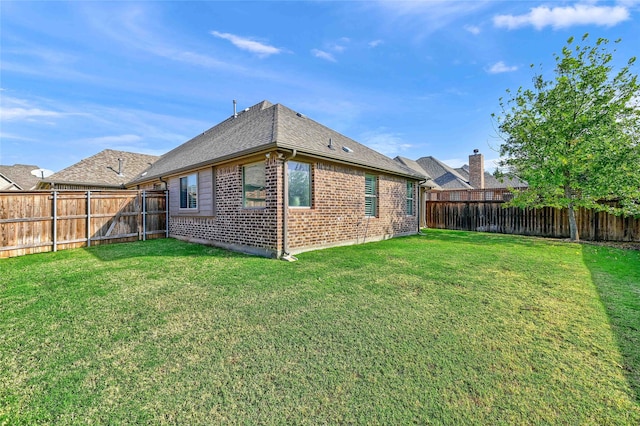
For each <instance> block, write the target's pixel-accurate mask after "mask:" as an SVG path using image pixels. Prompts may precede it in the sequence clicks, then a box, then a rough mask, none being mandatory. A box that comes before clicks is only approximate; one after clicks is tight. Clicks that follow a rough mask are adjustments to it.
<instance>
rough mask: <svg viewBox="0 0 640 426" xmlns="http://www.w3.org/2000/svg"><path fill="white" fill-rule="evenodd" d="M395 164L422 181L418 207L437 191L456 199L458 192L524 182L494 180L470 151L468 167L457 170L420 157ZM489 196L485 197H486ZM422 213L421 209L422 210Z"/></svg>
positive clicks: (480, 158)
mask: <svg viewBox="0 0 640 426" xmlns="http://www.w3.org/2000/svg"><path fill="white" fill-rule="evenodd" d="M395 160H396V161H398V162H400V163H402V164H403V165H404V166H406V167H409V168H410V169H412V170H414V171H415V172H416V173H418V174H420V175H422V176H423V177H424V179H425V181H424V182H423V183H422V185H421V186H420V195H419V199H420V202H421V205H424V202H426V200H428V199H433V197H432V196H429V193H437V192H440V191H454V192H453V193H452V195H451V196H450V198H449V199H456V196H459V195H460V194H459V193H456V192H455V191H460V190H469V191H470V190H474V189H475V190H477V189H480V190H487V191H491V190H493V189H502V190H504V189H507V188H524V187H526V186H527V184H526V182H523V181H520V180H518V179H517V178H505V179H504V180H498V179H497V178H496V177H495V176H493V175H492V174H491V173H488V172H487V171H485V169H484V156H483V155H482V154H481V153H479V152H478V150H477V149H476V150H474V152H473V154H471V155H469V164H465V165H464V166H462V167H460V168H453V167H450V166H448V165H446V164H445V163H443V162H442V161H440V160H438V159H437V158H434V157H432V156H428V157H421V158H419V159H417V160H411V159H408V158H405V157H396V158H395ZM486 195H489V194H486ZM422 211H424V209H422ZM420 224H421V226H426V218H425V217H424V215H421V216H420Z"/></svg>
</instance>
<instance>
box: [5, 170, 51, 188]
mask: <svg viewBox="0 0 640 426" xmlns="http://www.w3.org/2000/svg"><path fill="white" fill-rule="evenodd" d="M34 170H41V169H40V168H39V167H38V166H31V165H27V164H14V165H13V166H0V191H28V190H31V189H35V187H36V185H37V184H38V181H39V180H40V179H39V178H38V177H37V176H35V175H34V174H32V173H31V172H32V171H34Z"/></svg>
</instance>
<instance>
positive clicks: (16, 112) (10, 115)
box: [0, 108, 63, 121]
mask: <svg viewBox="0 0 640 426" xmlns="http://www.w3.org/2000/svg"><path fill="white" fill-rule="evenodd" d="M62 115H63V114H62V113H60V112H57V111H48V110H44V109H40V108H2V109H0V119H2V120H7V121H8V120H30V119H35V118H44V117H60V116H62Z"/></svg>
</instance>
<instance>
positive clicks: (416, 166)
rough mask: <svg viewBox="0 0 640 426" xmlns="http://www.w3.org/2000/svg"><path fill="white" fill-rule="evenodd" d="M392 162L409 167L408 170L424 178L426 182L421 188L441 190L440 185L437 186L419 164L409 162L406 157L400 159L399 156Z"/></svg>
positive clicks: (412, 161)
mask: <svg viewBox="0 0 640 426" xmlns="http://www.w3.org/2000/svg"><path fill="white" fill-rule="evenodd" d="M394 160H396V161H399V162H401V163H402V164H404V165H405V166H407V167H409V168H410V169H412V170H414V171H415V172H417V173H419V174H421V175H422V176H424V178H425V179H426V180H425V182H424V183H423V184H422V185H421V186H423V187H427V188H431V189H442V188H441V187H440V185H438V184H437V183H436V182H435V181H434V180H433V178H432V177H431V176H430V175H429V173H427V171H426V170H425V169H423V168H422V166H421V165H420V164H418V162H417V161H415V160H411V159H409V158H406V157H401V156H397V157H396V158H394Z"/></svg>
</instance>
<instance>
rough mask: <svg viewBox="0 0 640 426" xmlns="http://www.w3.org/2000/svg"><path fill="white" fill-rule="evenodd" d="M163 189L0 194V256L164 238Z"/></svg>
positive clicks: (165, 233)
mask: <svg viewBox="0 0 640 426" xmlns="http://www.w3.org/2000/svg"><path fill="white" fill-rule="evenodd" d="M167 217H168V216H167V194H166V191H128V190H121V191H28V192H23V191H20V192H18V191H8V192H0V258H2V257H12V256H21V255H24V254H30V253H39V252H46V251H57V250H65V249H70V248H76V247H87V246H92V245H98V244H105V243H114V242H126V241H136V240H146V239H152V238H164V237H166V236H167Z"/></svg>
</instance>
